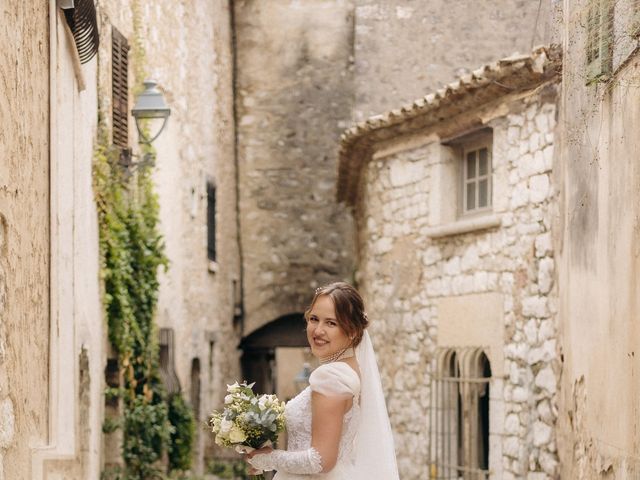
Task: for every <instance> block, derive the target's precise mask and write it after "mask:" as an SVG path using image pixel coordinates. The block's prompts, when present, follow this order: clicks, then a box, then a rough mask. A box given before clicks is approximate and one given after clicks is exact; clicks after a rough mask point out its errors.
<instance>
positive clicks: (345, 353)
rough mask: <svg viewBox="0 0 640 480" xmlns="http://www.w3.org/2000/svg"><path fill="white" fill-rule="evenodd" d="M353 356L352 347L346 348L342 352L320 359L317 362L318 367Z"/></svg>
mask: <svg viewBox="0 0 640 480" xmlns="http://www.w3.org/2000/svg"><path fill="white" fill-rule="evenodd" d="M354 355H355V352H354V351H353V347H347V348H345V349H344V350H342V351H338V352H336V353H332V354H331V355H327V356H326V357H320V358H319V359H318V360H319V362H320V365H324V364H325V363H331V362H337V361H338V360H342V359H343V358H351V357H353V356H354Z"/></svg>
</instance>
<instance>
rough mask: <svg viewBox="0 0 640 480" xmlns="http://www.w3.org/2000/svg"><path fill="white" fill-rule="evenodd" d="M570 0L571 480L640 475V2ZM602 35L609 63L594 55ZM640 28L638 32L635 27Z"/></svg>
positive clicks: (565, 325) (564, 301) (564, 292)
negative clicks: (603, 9)
mask: <svg viewBox="0 0 640 480" xmlns="http://www.w3.org/2000/svg"><path fill="white" fill-rule="evenodd" d="M603 5H605V6H607V8H609V7H610V10H609V11H608V13H609V15H602V17H600V22H601V23H600V24H598V23H595V22H593V21H592V22H588V21H585V19H588V18H589V9H590V8H593V3H592V2H588V1H586V0H580V1H567V2H564V7H565V11H564V15H565V23H564V25H563V28H562V29H561V32H562V36H563V44H564V46H565V52H564V66H563V75H562V97H563V102H562V104H561V108H560V115H559V121H560V125H561V126H562V128H561V131H560V132H561V135H560V142H559V146H560V158H559V160H560V162H559V163H560V165H561V166H562V169H561V170H559V171H558V174H559V183H560V184H561V185H563V186H564V189H563V195H562V210H561V212H560V214H561V215H560V217H559V220H558V222H557V223H558V228H557V235H556V243H557V245H558V247H557V248H556V251H557V252H558V254H559V255H558V260H557V269H558V271H559V277H558V283H559V286H558V288H559V291H560V292H561V295H560V306H559V311H560V318H561V319H562V323H561V325H562V330H561V344H562V350H563V354H564V363H563V373H562V381H561V384H560V391H561V394H560V396H559V419H560V429H559V430H560V435H559V439H558V446H559V453H560V462H561V477H562V478H563V479H564V478H570V479H573V478H580V479H584V480H596V479H597V480H603V479H609V478H615V479H633V478H640V458H639V456H638V452H640V422H639V419H640V402H639V401H638V399H639V398H640V377H639V376H638V374H637V372H638V371H639V370H640V355H639V352H640V327H639V326H640V321H639V314H638V312H639V311H640V310H639V305H638V301H639V299H640V223H639V219H640V164H639V163H638V152H640V136H638V135H637V134H636V133H635V132H637V131H638V128H640V117H639V116H638V112H639V110H638V105H640V68H639V65H640V63H639V59H640V57H639V50H638V36H637V32H638V16H637V15H638V5H637V3H634V2H629V1H626V0H615V1H611V2H603ZM589 28H592V29H594V28H595V29H598V30H599V31H601V32H603V33H601V34H600V35H598V38H599V39H600V42H602V43H601V44H599V45H597V47H598V49H599V51H600V52H601V53H602V57H603V58H602V64H601V65H599V66H598V65H597V61H598V59H593V62H589V58H588V55H589V53H588V52H589V41H588V37H589V36H590V35H591V36H592V38H593V35H594V34H595V32H594V31H591V32H589V31H588V30H589ZM634 32H635V34H634Z"/></svg>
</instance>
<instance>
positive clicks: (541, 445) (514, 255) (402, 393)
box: [357, 87, 560, 480]
mask: <svg viewBox="0 0 640 480" xmlns="http://www.w3.org/2000/svg"><path fill="white" fill-rule="evenodd" d="M548 88H551V87H548ZM552 92H553V89H552V90H551V92H547V93H551V95H542V96H541V95H532V96H529V97H527V98H525V99H523V100H515V99H511V100H509V101H508V102H507V103H504V104H502V105H501V106H497V107H496V110H495V112H494V114H493V115H490V116H489V118H493V120H490V121H488V123H487V125H488V126H490V127H492V129H493V211H492V212H491V213H490V216H495V217H496V218H497V219H498V220H497V223H496V226H495V227H494V228H491V229H488V230H475V231H474V230H473V229H471V230H469V229H467V231H463V230H461V231H460V232H459V233H458V234H453V233H451V234H449V235H447V236H441V235H436V233H434V232H436V230H437V229H438V228H439V227H442V226H443V224H441V223H440V224H439V223H434V221H433V219H435V218H438V215H434V213H435V212H434V210H435V209H440V208H442V205H443V204H447V203H449V204H453V205H454V206H455V204H456V202H457V195H456V193H455V191H456V189H457V187H456V185H457V183H456V180H455V179H454V180H453V184H452V185H453V186H454V188H453V189H447V188H442V185H443V183H442V181H443V178H442V174H443V173H442V172H443V170H442V167H443V164H445V163H446V162H450V161H451V160H448V155H449V154H448V153H447V152H449V150H448V147H445V146H443V145H441V144H440V143H439V142H438V139H437V137H433V136H431V137H429V136H428V135H426V134H425V135H423V136H422V137H420V136H418V137H416V138H413V139H411V141H409V140H404V144H403V139H402V138H399V139H397V140H395V141H394V142H393V145H391V146H390V147H385V146H384V145H382V146H379V148H376V150H375V153H374V154H373V159H372V160H371V161H370V162H369V163H368V164H367V166H366V167H365V177H364V180H363V196H362V201H361V203H360V205H359V208H358V213H357V219H358V221H357V224H358V238H359V242H358V245H359V267H358V273H357V278H358V279H359V281H360V285H361V288H362V291H363V292H364V295H365V301H366V303H367V308H368V310H369V312H370V317H371V318H372V326H371V330H372V338H373V340H374V343H375V346H376V350H377V353H378V359H379V364H380V365H381V367H382V378H383V383H384V386H385V388H386V391H387V392H388V393H387V401H388V407H389V411H390V415H391V420H392V425H393V428H394V430H395V433H396V450H397V452H398V461H399V467H400V470H401V476H402V478H403V479H404V480H411V479H423V478H427V477H428V475H429V466H428V465H427V460H426V459H427V458H429V447H430V438H429V407H430V394H431V391H430V381H431V375H432V372H433V363H432V362H433V359H434V357H433V355H434V353H435V349H436V348H437V347H463V346H476V347H483V348H485V351H486V354H487V356H488V358H489V360H490V361H491V369H492V380H491V401H490V468H491V469H492V470H493V472H494V475H493V477H492V478H500V479H515V478H525V477H526V478H529V479H551V478H557V474H558V459H557V454H556V438H555V432H554V425H555V423H556V417H557V399H556V391H557V382H558V376H559V366H560V364H559V360H558V355H559V354H558V347H557V326H556V310H557V290H556V284H555V280H554V279H555V260H554V249H553V246H552V242H551V233H550V229H551V223H552V218H553V217H554V215H555V214H556V200H557V187H556V186H555V182H554V181H553V178H552V175H551V170H552V161H553V143H554V133H553V132H554V128H555V124H556V118H555V113H556V109H555V99H554V95H553V94H552ZM505 101H506V100H505ZM507 112H509V113H507ZM462 115H464V114H462ZM458 161H459V160H458ZM456 178H457V177H456ZM434 195H438V196H437V197H435V198H434ZM454 210H455V208H454ZM455 224H456V220H455V219H453V222H452V223H451V225H449V226H455ZM445 225H446V224H445ZM483 322H484V323H483ZM479 324H480V325H479ZM385 339H393V341H390V340H385Z"/></svg>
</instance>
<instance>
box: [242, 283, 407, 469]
mask: <svg viewBox="0 0 640 480" xmlns="http://www.w3.org/2000/svg"><path fill="white" fill-rule="evenodd" d="M304 316H305V320H306V322H307V339H308V341H309V345H310V346H311V351H312V352H313V354H314V355H315V356H316V357H317V358H318V360H319V362H320V366H319V367H318V368H316V369H315V370H314V372H313V373H312V374H311V377H310V378H309V387H307V388H306V389H305V390H304V391H302V393H300V394H299V395H298V396H296V397H295V398H293V399H292V400H291V401H290V402H288V403H287V406H286V410H285V416H286V423H287V433H288V438H289V444H288V449H287V450H286V451H285V450H273V449H271V448H261V449H259V450H254V451H253V452H251V453H250V454H249V455H248V456H247V462H248V463H249V464H250V465H251V466H252V467H253V468H252V473H254V474H255V473H256V472H258V471H260V470H267V471H269V470H276V471H277V474H276V476H275V477H274V480H310V479H316V478H317V479H324V480H369V479H379V480H398V469H397V466H396V457H395V451H394V448H393V438H392V434H391V427H390V424H389V417H388V415H387V408H386V406H385V402H384V395H383V393H382V386H381V384H380V374H379V372H378V366H377V363H376V359H375V355H374V352H373V347H372V345H371V340H370V338H369V334H368V332H366V330H365V329H366V327H367V325H368V323H369V322H368V319H367V314H366V313H365V311H364V304H363V302H362V297H361V296H360V294H359V293H358V292H357V290H356V289H355V288H353V287H352V286H351V285H348V284H346V283H343V282H336V283H332V284H329V285H327V286H325V287H322V288H318V289H317V290H316V293H315V295H314V297H313V300H312V302H311V305H310V307H309V308H308V309H307V311H306V312H305V315H304ZM250 473H251V472H250Z"/></svg>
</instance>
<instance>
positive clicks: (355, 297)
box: [304, 282, 369, 347]
mask: <svg viewBox="0 0 640 480" xmlns="http://www.w3.org/2000/svg"><path fill="white" fill-rule="evenodd" d="M323 295H327V296H328V297H330V298H331V300H333V305H334V306H335V309H336V317H337V318H336V320H337V321H338V323H339V324H340V327H341V328H342V329H343V330H344V331H345V333H346V334H347V335H348V336H349V337H351V338H353V343H352V345H353V346H354V347H356V346H357V345H358V344H359V343H360V342H361V341H362V336H363V335H364V329H365V328H367V326H368V325H369V319H368V318H367V314H366V313H365V311H364V302H363V301H362V297H361V296H360V294H359V293H358V291H357V290H356V289H355V288H353V287H352V286H351V285H349V284H348V283H345V282H334V283H330V284H329V285H325V286H324V287H320V288H316V292H315V295H314V296H313V300H312V301H311V305H309V308H307V310H306V311H305V312H304V318H305V319H306V320H309V313H310V312H311V309H312V308H313V305H314V304H315V303H316V300H317V299H318V297H321V296H323Z"/></svg>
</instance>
